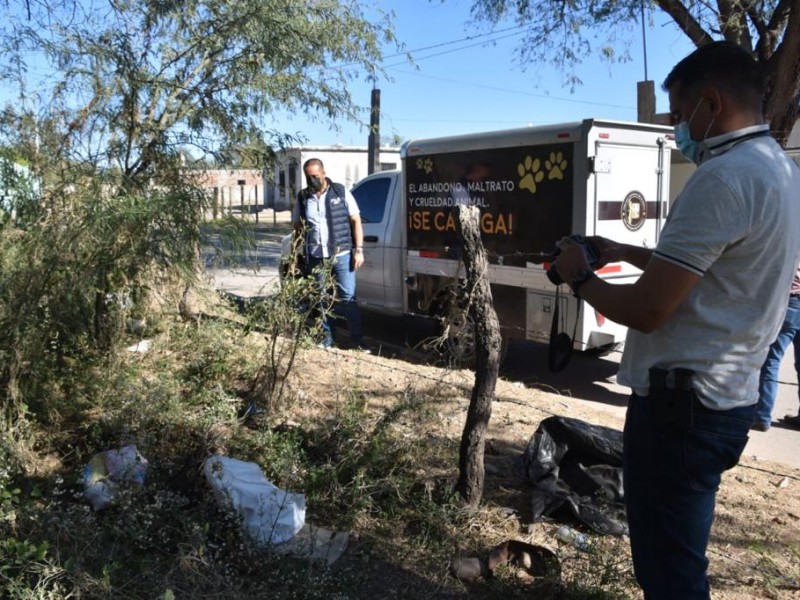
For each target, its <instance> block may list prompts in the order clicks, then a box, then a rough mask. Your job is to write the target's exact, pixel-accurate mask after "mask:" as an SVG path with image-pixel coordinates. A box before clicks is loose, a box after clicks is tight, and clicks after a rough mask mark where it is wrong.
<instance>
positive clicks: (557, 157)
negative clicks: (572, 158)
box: [544, 152, 567, 179]
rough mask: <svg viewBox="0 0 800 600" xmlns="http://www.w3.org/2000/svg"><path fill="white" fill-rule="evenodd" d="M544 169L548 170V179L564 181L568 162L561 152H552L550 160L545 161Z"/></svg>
mask: <svg viewBox="0 0 800 600" xmlns="http://www.w3.org/2000/svg"><path fill="white" fill-rule="evenodd" d="M544 168H545V169H547V179H564V171H566V170H567V161H566V160H565V159H564V155H563V154H562V153H561V152H551V153H550V158H548V159H547V160H546V161H544Z"/></svg>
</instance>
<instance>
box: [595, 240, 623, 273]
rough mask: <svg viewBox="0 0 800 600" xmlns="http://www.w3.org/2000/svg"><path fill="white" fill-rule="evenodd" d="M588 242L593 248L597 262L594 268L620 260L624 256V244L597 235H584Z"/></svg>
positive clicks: (600, 267)
mask: <svg viewBox="0 0 800 600" xmlns="http://www.w3.org/2000/svg"><path fill="white" fill-rule="evenodd" d="M586 241H587V242H588V244H589V245H590V246H591V247H592V248H594V251H595V254H597V264H596V265H595V270H597V269H602V268H603V267H605V266H606V265H607V264H608V263H615V262H622V261H623V260H624V256H625V245H624V244H620V243H619V242H615V241H614V240H609V239H608V238H604V237H601V236H599V235H590V236H587V237H586Z"/></svg>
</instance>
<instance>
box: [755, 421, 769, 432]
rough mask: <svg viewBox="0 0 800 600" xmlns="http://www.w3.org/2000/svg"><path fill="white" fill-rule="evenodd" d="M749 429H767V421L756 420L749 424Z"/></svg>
mask: <svg viewBox="0 0 800 600" xmlns="http://www.w3.org/2000/svg"><path fill="white" fill-rule="evenodd" d="M750 429H751V430H752V431H769V423H762V422H760V421H756V422H755V423H753V424H752V425H750Z"/></svg>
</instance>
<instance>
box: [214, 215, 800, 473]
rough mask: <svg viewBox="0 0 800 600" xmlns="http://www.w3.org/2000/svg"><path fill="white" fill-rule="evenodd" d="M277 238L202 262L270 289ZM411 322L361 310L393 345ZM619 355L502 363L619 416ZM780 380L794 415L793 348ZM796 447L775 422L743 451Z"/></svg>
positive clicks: (411, 338) (250, 286)
mask: <svg viewBox="0 0 800 600" xmlns="http://www.w3.org/2000/svg"><path fill="white" fill-rule="evenodd" d="M279 214H280V213H279ZM285 214H286V213H284V216H285ZM279 240H280V235H276V234H273V233H270V232H264V231H261V232H257V233H256V234H255V240H254V241H255V244H254V248H253V249H252V250H250V251H249V252H246V253H244V255H243V258H242V259H239V260H237V261H235V262H234V261H232V260H231V259H230V258H226V256H228V257H229V256H230V255H229V254H225V253H223V254H222V255H216V254H215V253H214V251H213V250H210V249H209V250H208V251H207V252H206V254H205V257H206V267H207V271H208V273H209V275H210V276H211V278H212V280H213V283H214V285H215V286H216V288H217V289H219V290H220V291H224V292H227V293H230V294H232V295H235V296H239V297H245V298H247V297H253V296H262V295H267V294H269V292H270V290H272V289H273V287H274V286H275V285H277V282H278V278H277V265H278V258H279V256H280V248H279V243H278V242H279ZM409 323H410V322H409V321H406V320H403V319H400V318H389V317H383V316H380V315H375V314H371V313H365V322H364V326H365V332H366V333H367V335H368V336H370V337H372V338H374V339H376V340H381V341H383V342H386V343H389V344H392V345H394V346H401V347H413V346H415V345H416V344H417V343H418V342H420V341H421V340H422V339H423V338H425V337H426V336H428V335H430V334H431V331H430V330H428V331H425V330H423V329H418V330H413V329H410V328H409ZM619 358H620V354H619V353H612V354H610V355H608V356H606V357H603V358H597V357H592V356H588V355H586V354H584V353H580V352H578V353H576V354H575V355H574V356H573V358H572V362H571V363H570V365H569V366H568V367H567V368H566V369H565V370H564V371H562V372H561V373H557V374H552V373H549V372H548V370H547V346H546V345H545V344H538V343H533V342H519V343H514V344H512V347H511V350H510V352H509V355H508V360H507V361H506V364H505V365H504V367H503V375H504V377H507V378H509V379H512V380H518V381H523V382H525V383H526V384H527V385H535V386H537V387H541V388H542V389H545V390H547V389H552V390H556V391H558V392H559V393H562V394H566V395H569V396H571V397H573V398H576V399H578V400H580V401H584V402H591V403H592V404H594V405H596V406H597V407H598V408H600V409H602V410H606V411H609V412H611V413H614V414H616V415H619V416H621V417H622V416H624V414H625V407H626V406H627V400H628V394H629V392H628V388H625V387H623V386H620V385H618V384H617V383H616V380H615V376H616V372H617V367H618V364H619ZM780 381H781V383H780V386H779V392H778V399H777V402H776V406H775V411H774V413H773V417H774V418H775V419H780V418H781V417H783V416H784V415H785V414H797V412H798V408H799V407H800V401H798V387H797V385H798V382H797V375H796V373H795V370H794V353H793V352H792V349H791V348H789V351H788V352H787V355H786V356H785V357H784V360H783V363H782V364H781V371H780ZM798 447H800V431H796V430H793V429H788V428H786V427H784V426H782V425H781V424H780V423H777V422H773V426H772V428H771V429H770V430H769V431H767V432H765V433H761V432H757V431H753V432H752V433H751V435H750V441H749V443H748V445H747V448H745V455H748V456H754V457H756V458H758V459H759V460H769V461H774V462H778V463H783V464H786V465H789V466H792V467H797V468H800V452H799V451H798Z"/></svg>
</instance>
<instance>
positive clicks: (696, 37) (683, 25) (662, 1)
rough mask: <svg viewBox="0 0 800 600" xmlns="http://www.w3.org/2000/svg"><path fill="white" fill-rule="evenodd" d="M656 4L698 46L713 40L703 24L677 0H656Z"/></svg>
mask: <svg viewBox="0 0 800 600" xmlns="http://www.w3.org/2000/svg"><path fill="white" fill-rule="evenodd" d="M657 1H658V6H659V7H660V8H661V10H663V11H664V12H666V13H667V14H668V15H669V16H670V17H672V20H673V21H675V23H676V24H677V25H678V27H679V28H680V30H681V31H683V33H685V34H686V36H687V37H688V38H689V39H690V40H692V42H693V43H694V45H695V46H697V47H698V48H699V47H700V46H704V45H706V44H709V43H711V42H713V41H714V38H712V37H711V34H709V33H708V32H707V31H706V30H705V29H703V26H702V25H700V23H699V22H698V21H697V20H696V19H695V18H694V17H693V16H692V14H691V13H690V12H689V10H688V9H687V8H686V7H685V6H684V5H683V4H682V3H681V2H679V0H657Z"/></svg>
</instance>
